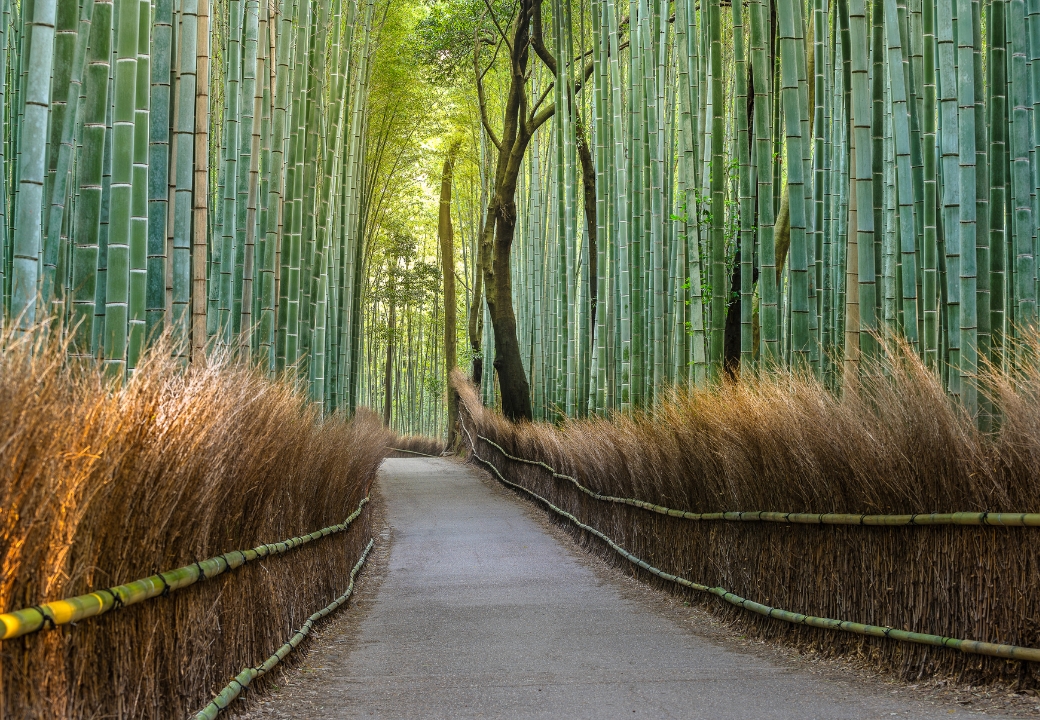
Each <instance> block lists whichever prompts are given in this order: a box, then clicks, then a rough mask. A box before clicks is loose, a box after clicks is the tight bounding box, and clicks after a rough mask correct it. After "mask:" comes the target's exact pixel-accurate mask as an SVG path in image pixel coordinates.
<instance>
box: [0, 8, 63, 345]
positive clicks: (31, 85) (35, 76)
mask: <svg viewBox="0 0 1040 720" xmlns="http://www.w3.org/2000/svg"><path fill="white" fill-rule="evenodd" d="M56 15H57V2H56V0H33V1H32V3H31V8H26V9H25V21H26V32H27V33H28V35H29V37H28V38H27V40H28V42H26V43H25V45H26V47H27V49H28V57H27V58H26V63H25V68H24V74H25V81H24V91H23V95H22V97H21V99H20V102H19V108H18V110H19V112H20V113H21V116H22V117H21V120H20V122H19V128H18V133H19V136H20V137H19V139H18V157H17V163H18V166H17V167H18V181H17V186H16V195H15V204H14V234H13V243H12V250H13V252H12V258H13V263H12V269H11V270H12V276H11V300H10V306H9V307H10V313H11V316H12V318H14V319H15V320H17V322H18V327H19V328H20V329H21V330H26V329H28V328H30V327H31V326H32V325H33V324H34V323H35V322H36V319H37V318H36V309H37V308H36V299H37V294H38V293H39V290H40V288H39V286H38V282H39V261H40V250H41V244H42V241H43V200H44V194H43V183H44V174H45V172H44V171H45V162H46V158H47V123H48V122H49V119H50V100H51V97H50V81H51V69H52V66H53V61H54V53H53V46H54V26H55V22H56Z"/></svg>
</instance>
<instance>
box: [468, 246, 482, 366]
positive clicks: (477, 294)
mask: <svg viewBox="0 0 1040 720" xmlns="http://www.w3.org/2000/svg"><path fill="white" fill-rule="evenodd" d="M481 255H482V252H481V251H479V250H478V251H477V258H476V263H477V268H476V279H475V281H474V283H473V302H472V303H471V304H470V306H469V346H470V348H472V350H473V384H474V385H476V386H477V387H480V381H481V379H482V376H483V374H484V359H483V358H481V357H480V334H481V330H483V328H481V326H480V314H481V313H482V312H484V305H483V303H484V267H483V263H482V262H481Z"/></svg>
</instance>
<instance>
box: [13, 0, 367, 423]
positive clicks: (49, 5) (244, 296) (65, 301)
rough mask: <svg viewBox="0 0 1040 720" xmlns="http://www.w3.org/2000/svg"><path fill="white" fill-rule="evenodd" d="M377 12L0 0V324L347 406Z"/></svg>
mask: <svg viewBox="0 0 1040 720" xmlns="http://www.w3.org/2000/svg"><path fill="white" fill-rule="evenodd" d="M377 24H378V17H376V12H375V9H374V6H373V2H372V0H314V1H313V2H312V1H310V0H272V1H271V2H263V3H261V2H259V1H258V0H154V1H153V0H22V2H20V3H19V2H15V1H14V0H4V2H3V12H2V22H0V63H3V67H2V68H0V81H2V82H0V106H2V108H3V113H4V123H3V136H2V142H0V153H2V154H3V157H2V158H0V164H2V166H3V168H4V173H3V176H2V179H0V182H2V188H0V190H2V191H0V253H2V255H0V273H2V290H3V292H2V302H3V310H4V313H3V315H4V318H5V321H6V322H12V323H17V324H19V326H20V327H22V328H30V327H33V326H34V324H35V323H37V322H40V321H42V320H44V319H46V318H48V317H52V316H56V317H58V318H59V319H61V320H62V321H63V322H61V323H60V324H59V325H58V327H61V328H65V329H66V330H63V331H64V332H67V333H69V352H70V355H71V356H72V357H75V358H89V357H93V358H97V359H99V360H101V361H102V362H103V363H104V364H105V367H106V368H107V369H108V370H109V371H110V373H111V374H112V376H113V377H115V378H123V377H125V376H126V375H127V374H129V373H132V372H133V371H134V369H135V367H136V366H137V363H138V362H139V360H140V358H141V357H142V352H143V350H144V348H145V347H146V346H147V345H148V343H150V342H152V341H154V340H155V339H156V338H158V337H160V336H162V335H163V334H164V333H168V334H169V335H170V336H171V337H172V340H173V342H172V346H173V347H174V348H177V350H176V351H175V352H177V353H178V354H179V355H180V356H182V357H183V359H184V360H185V361H186V360H188V359H189V357H190V356H191V355H198V354H203V353H205V352H206V351H207V350H209V349H213V348H218V349H223V350H225V351H228V352H232V353H236V354H242V355H244V356H248V357H249V358H250V359H251V361H252V362H255V363H256V364H258V365H260V366H262V367H263V368H265V369H266V370H267V371H268V372H269V373H271V374H281V373H283V372H285V371H287V370H288V371H289V372H290V375H292V376H294V377H295V378H296V379H297V380H299V381H300V382H302V383H304V384H305V385H306V386H308V387H309V388H310V394H311V397H312V399H313V400H314V401H315V402H317V403H319V404H322V405H324V406H325V407H326V408H327V409H330V410H331V409H335V408H337V407H347V406H349V407H353V405H354V403H355V402H356V392H357V382H356V378H357V375H358V374H357V372H355V368H356V366H357V364H358V358H359V354H360V337H359V334H358V332H357V328H358V327H359V326H360V323H359V322H358V318H359V317H360V292H359V291H358V287H359V285H360V277H361V267H360V262H361V253H362V245H363V242H362V241H361V238H363V235H364V224H365V214H366V205H367V197H368V195H369V194H370V193H369V185H370V184H371V178H370V177H367V176H366V174H365V165H364V157H365V153H366V132H365V128H366V123H367V101H368V89H367V88H368V85H369V79H370V75H371V67H370V56H371V55H372V53H373V48H374V46H375V34H374V30H373V28H374V26H375V25H377Z"/></svg>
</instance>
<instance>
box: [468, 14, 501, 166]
mask: <svg viewBox="0 0 1040 720" xmlns="http://www.w3.org/2000/svg"><path fill="white" fill-rule="evenodd" d="M479 27H480V25H479V24H478V25H477V28H478V30H479ZM478 30H474V31H473V74H474V75H475V76H476V81H477V104H478V105H479V106H480V124H481V125H483V126H484V130H485V131H486V132H487V134H488V138H490V140H491V144H493V145H494V146H495V147H496V148H498V149H499V150H501V149H502V143H501V142H500V141H499V139H498V137H497V136H496V135H495V131H494V130H492V129H491V123H490V122H489V121H488V115H487V98H486V97H484V75H485V74H486V73H487V70H485V71H484V72H480V47H481V42H480V36H479V35H478V34H477V33H478ZM495 54H496V55H497V54H498V52H497V51H496V52H495ZM492 64H494V61H492ZM488 69H489V70H490V69H491V66H490V65H489V66H488Z"/></svg>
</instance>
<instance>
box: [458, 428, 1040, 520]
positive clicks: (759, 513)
mask: <svg viewBox="0 0 1040 720" xmlns="http://www.w3.org/2000/svg"><path fill="white" fill-rule="evenodd" d="M477 438H478V439H480V440H483V441H484V442H486V443H487V444H488V445H491V446H492V447H494V448H495V449H496V450H498V451H499V452H500V453H502V455H504V456H505V457H506V458H508V459H509V460H513V461H514V462H519V463H524V464H526V465H536V466H538V467H541V468H543V469H545V470H546V471H548V472H550V473H552V476H553V477H554V478H559V479H561V480H569V481H570V482H571V483H572V484H573V485H574V487H576V488H577V489H578V490H580V491H581V492H583V493H585V494H586V495H588V496H589V497H591V498H594V499H596V500H602V501H604V502H612V503H618V504H620V505H631V506H633V507H637V508H642V509H643V510H649V511H650V512H654V513H657V514H659V515H667V516H669V517H675V518H681V519H683V520H730V521H737V522H777V523H793V524H798V525H876V526H883V527H905V526H912V525H922V526H923V525H987V526H992V527H1040V513H1006V512H952V513H910V514H904V515H867V514H862V513H795V512H771V511H766V510H743V511H730V512H706V513H697V512H688V511H686V510H675V509H673V508H668V507H665V506H663V505H655V504H654V503H651V502H647V501H645V500H637V499H635V498H623V497H614V496H613V495H601V494H599V493H598V492H596V491H595V490H593V489H591V488H588V487H586V486H584V485H582V484H581V482H579V481H578V479H577V478H574V477H571V476H570V475H564V474H562V473H558V472H556V471H555V470H554V469H553V468H552V467H550V466H549V465H546V464H545V463H543V462H540V461H538V460H527V459H525V458H521V457H516V456H515V455H510V454H509V453H508V452H506V451H505V449H504V448H503V447H502V446H501V445H499V444H498V443H496V442H495V441H494V440H492V439H491V438H488V437H484V436H483V435H480V434H478V435H477Z"/></svg>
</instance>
